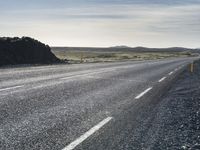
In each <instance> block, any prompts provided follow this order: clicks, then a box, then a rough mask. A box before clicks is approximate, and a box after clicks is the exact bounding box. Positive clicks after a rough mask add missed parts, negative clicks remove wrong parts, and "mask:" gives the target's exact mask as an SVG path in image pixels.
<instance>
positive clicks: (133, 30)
mask: <svg viewBox="0 0 200 150" xmlns="http://www.w3.org/2000/svg"><path fill="white" fill-rule="evenodd" d="M9 1H10V0H9ZM36 1H37V0H36ZM44 1H46V0H44ZM32 2H33V1H31V3H32ZM53 2H54V0H50V1H49V3H51V4H53ZM68 2H69V3H66V1H62V4H65V5H64V6H63V7H61V6H60V4H56V5H55V8H51V7H46V6H45V5H42V4H41V5H42V7H40V8H39V7H37V8H32V9H29V7H24V8H23V9H13V10H9V11H6V10H4V11H2V13H0V19H1V23H0V29H1V34H3V35H4V36H5V35H15V34H17V35H23V34H24V35H30V36H34V37H37V38H39V39H41V40H43V41H46V42H47V43H50V44H51V45H71V46H112V45H121V44H122V45H124V44H127V45H130V46H137V45H144V46H145V45H146V46H150V47H165V46H185V45H186V44H187V45H186V46H191V47H195V46H197V45H198V44H199V43H200V40H198V39H200V15H199V12H200V3H199V1H198V0H187V1H186V0H182V1H180V0H179V1H178V0H173V1H172V0H168V1H161V0H151V1H147V0H135V1H133V0H123V1H122V0H115V1H114V0H107V1H106V0H99V1H97V0H93V1H92V0H91V1H90V0H86V1H85V3H83V2H84V1H81V0H77V1H76V3H77V4H78V2H79V5H76V3H75V2H73V1H69V0H68ZM67 4H68V5H67ZM35 5H36V4H35ZM58 5H59V6H58ZM0 7H1V6H0ZM43 7H44V8H43ZM186 35H187V36H186ZM64 41H66V44H65V42H64ZM176 44H180V45H176Z"/></svg>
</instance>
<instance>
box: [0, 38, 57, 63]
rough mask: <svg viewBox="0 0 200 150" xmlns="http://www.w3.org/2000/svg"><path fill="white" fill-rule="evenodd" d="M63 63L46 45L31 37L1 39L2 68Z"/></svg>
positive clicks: (0, 60)
mask: <svg viewBox="0 0 200 150" xmlns="http://www.w3.org/2000/svg"><path fill="white" fill-rule="evenodd" d="M59 62H61V61H60V60H59V59H58V58H57V57H56V56H55V55H54V54H53V53H52V52H51V49H50V47H49V46H48V45H45V44H43V43H41V42H39V41H37V40H35V39H32V38H29V37H22V38H18V37H14V38H8V37H2V38H0V66H3V65H16V64H51V63H59Z"/></svg>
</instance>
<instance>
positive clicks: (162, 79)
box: [158, 77, 167, 82]
mask: <svg viewBox="0 0 200 150" xmlns="http://www.w3.org/2000/svg"><path fill="white" fill-rule="evenodd" d="M166 78H167V77H163V78H161V79H160V80H159V81H158V82H162V81H164V80H165V79H166Z"/></svg>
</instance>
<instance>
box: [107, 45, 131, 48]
mask: <svg viewBox="0 0 200 150" xmlns="http://www.w3.org/2000/svg"><path fill="white" fill-rule="evenodd" d="M109 48H131V47H128V46H126V45H120V46H113V47H109Z"/></svg>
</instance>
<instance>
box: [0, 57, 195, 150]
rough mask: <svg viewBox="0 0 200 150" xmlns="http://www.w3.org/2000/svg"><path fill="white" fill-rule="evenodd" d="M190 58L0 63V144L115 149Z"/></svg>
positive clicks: (4, 146) (7, 146)
mask: <svg viewBox="0 0 200 150" xmlns="http://www.w3.org/2000/svg"><path fill="white" fill-rule="evenodd" d="M192 60H193V58H179V59H166V60H154V61H135V62H131V61H129V62H117V63H95V64H76V65H52V66H40V67H25V68H22V67H21V68H10V69H9V68H7V69H5V68H4V69H3V68H2V69H0V149H6V150H7V149H8V150H11V149H15V150H18V149H19V150H21V149H28V150H30V149H42V150H43V149H44V150H47V149H51V150H62V149H63V150H70V149H71V150H72V149H113V148H114V149H117V147H119V145H120V142H122V141H123V139H125V137H126V136H129V135H128V133H127V132H126V130H124V129H125V128H127V126H129V127H130V126H131V127H132V128H134V124H135V123H136V116H137V114H138V113H140V112H142V111H145V110H144V109H143V106H147V105H149V104H150V103H152V102H153V98H154V97H156V96H159V95H161V94H163V93H164V92H165V90H167V86H168V85H169V83H170V82H172V81H173V80H174V79H175V77H176V76H177V74H178V73H179V72H180V71H181V70H182V69H183V68H184V66H186V65H187V64H188V63H190V62H191V61H192ZM106 141H107V142H106ZM93 143H94V144H93ZM122 143H123V144H124V143H126V141H123V142H122ZM129 144H130V143H129Z"/></svg>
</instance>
